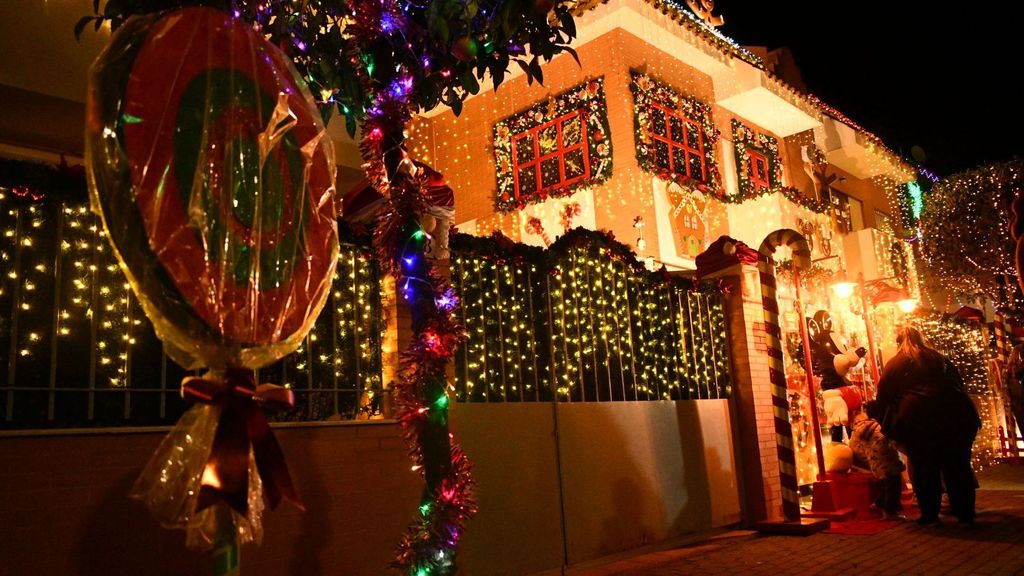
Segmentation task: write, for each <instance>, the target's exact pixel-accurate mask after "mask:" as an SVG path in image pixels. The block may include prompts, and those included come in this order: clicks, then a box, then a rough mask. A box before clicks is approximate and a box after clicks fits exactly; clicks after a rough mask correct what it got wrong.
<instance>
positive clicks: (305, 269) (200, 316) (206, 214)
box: [86, 8, 338, 549]
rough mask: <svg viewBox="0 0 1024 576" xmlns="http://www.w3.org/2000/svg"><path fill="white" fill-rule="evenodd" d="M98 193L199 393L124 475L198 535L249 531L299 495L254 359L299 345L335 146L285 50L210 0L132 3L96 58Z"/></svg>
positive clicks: (132, 270) (124, 259) (171, 522)
mask: <svg viewBox="0 0 1024 576" xmlns="http://www.w3.org/2000/svg"><path fill="white" fill-rule="evenodd" d="M86 154H87V167H88V172H89V181H90V190H91V194H92V203H93V209H94V210H95V211H97V212H98V213H99V214H100V215H101V216H102V219H103V223H104V227H105V229H106V233H107V236H108V237H109V239H110V242H111V244H112V245H113V247H114V250H115V252H116V253H117V255H118V258H119V260H120V262H121V266H122V269H123V270H124V272H125V274H126V276H127V277H128V280H129V282H130V284H131V286H132V289H133V291H134V292H135V294H136V295H137V296H138V298H139V302H140V303H141V305H142V307H143V309H144V310H145V312H146V315H147V316H149V318H150V320H152V322H153V325H154V327H155V329H156V333H157V335H158V336H159V337H160V338H161V339H162V340H163V341H164V343H165V345H166V348H167V350H168V353H169V354H170V355H171V357H172V358H173V359H174V360H175V361H177V362H178V363H179V364H181V365H182V366H184V367H186V368H189V369H198V368H207V369H208V370H209V372H208V373H207V374H206V375H205V376H203V377H202V378H189V379H186V381H185V382H183V383H182V394H183V395H184V396H185V397H186V399H188V400H191V401H193V402H196V405H195V406H194V407H193V408H192V409H191V410H189V412H187V413H186V414H185V415H184V416H183V417H182V419H181V420H180V421H179V423H178V426H177V427H176V429H175V430H174V431H172V432H171V433H170V434H169V435H168V436H167V438H166V439H165V440H164V443H163V444H162V445H161V447H160V448H159V450H158V451H157V453H156V454H155V455H154V457H153V459H152V460H151V461H150V463H149V465H148V466H147V467H146V469H145V470H144V472H143V474H142V476H141V477H140V478H139V481H138V482H137V484H136V487H135V489H134V491H133V493H134V495H135V496H137V497H139V498H140V499H142V500H144V501H145V502H146V503H147V504H148V505H149V506H150V508H151V509H152V510H153V512H154V514H155V515H156V516H157V517H158V519H159V520H160V521H161V522H162V523H164V524H165V525H168V526H176V527H184V528H186V529H187V530H188V538H187V542H188V544H189V545H190V546H191V547H195V548H209V547H212V546H215V545H216V546H226V547H227V548H228V549H233V546H234V545H235V544H237V543H238V542H244V541H248V540H251V539H258V538H259V535H260V512H261V510H262V507H263V503H264V500H266V502H267V503H269V504H270V505H271V507H274V506H276V505H277V504H278V502H279V501H280V500H281V498H285V499H289V500H291V501H293V502H295V503H296V504H298V497H297V495H296V493H295V491H294V489H293V487H292V484H291V480H290V477H289V475H288V471H287V468H286V466H285V463H284V457H283V454H282V452H281V450H280V448H279V446H278V445H277V442H276V441H275V440H274V436H273V433H272V432H271V430H270V428H269V425H268V424H267V421H266V418H265V417H264V415H263V410H264V409H270V408H281V407H287V406H289V405H290V404H291V403H292V401H293V400H292V396H291V391H290V390H287V389H285V388H281V387H279V386H273V385H260V386H257V385H256V384H255V379H254V374H253V370H254V369H255V368H259V367H260V366H263V365H266V364H269V363H271V362H273V361H275V360H278V359H280V358H281V357H283V356H284V355H286V354H288V353H290V352H292V351H294V350H295V349H296V348H297V347H298V345H299V344H300V343H301V341H302V340H303V338H305V336H306V334H307V333H308V332H309V329H310V327H311V326H312V324H313V322H314V321H315V320H316V317H317V316H318V315H319V313H320V310H321V309H322V307H323V305H324V302H325V300H326V298H327V295H328V290H329V289H330V285H331V280H332V278H333V274H334V266H335V262H336V260H337V250H338V240H337V227H336V226H337V225H336V221H335V208H334V199H333V194H334V175H335V168H334V151H333V147H332V145H331V142H330V139H329V138H326V137H324V127H323V124H322V121H321V119H320V115H319V113H318V111H317V109H316V107H315V105H314V103H313V100H312V98H311V97H310V95H309V93H308V90H307V89H306V86H305V84H304V83H303V82H302V80H301V79H300V78H299V76H298V75H297V74H296V72H295V70H294V68H293V67H292V65H291V63H290V61H289V60H288V59H287V57H286V56H285V55H284V54H283V53H282V52H281V51H280V50H278V49H277V48H276V47H274V46H273V45H271V44H270V43H268V42H267V41H266V40H265V39H264V38H263V37H262V36H261V35H260V34H258V33H256V32H254V31H253V30H252V29H251V28H250V27H249V26H247V25H246V24H245V23H244V22H242V21H240V20H238V19H236V18H232V17H231V16H230V15H229V14H227V13H224V12H219V11H215V10H210V9H205V8H188V9H184V10H179V11H176V12H170V13H166V14H161V15H154V16H146V17H137V18H134V19H132V20H130V21H129V22H127V23H126V24H125V25H124V26H122V27H121V28H120V29H119V30H118V31H117V33H116V34H115V35H114V37H113V38H112V39H111V42H110V45H109V46H108V47H107V49H106V50H105V51H104V52H103V54H101V55H100V57H99V58H98V59H97V61H96V63H95V64H94V65H93V68H92V70H91V72H90V80H89V100H88V119H87V128H86Z"/></svg>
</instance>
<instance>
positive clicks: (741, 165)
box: [732, 118, 782, 200]
mask: <svg viewBox="0 0 1024 576" xmlns="http://www.w3.org/2000/svg"><path fill="white" fill-rule="evenodd" d="M732 144H733V146H734V147H735V149H736V172H737V176H739V192H740V197H741V198H743V199H744V200H746V199H749V198H756V197H757V196H759V194H757V193H756V192H755V191H754V184H753V183H752V182H751V181H750V176H749V175H748V172H749V169H750V167H749V166H748V164H749V162H750V161H749V160H748V159H747V149H752V150H754V151H755V152H760V153H761V154H763V155H764V157H765V158H766V159H767V160H768V184H769V185H770V190H771V191H770V192H763V193H762V194H760V195H764V194H770V193H774V192H775V191H776V189H777V188H780V187H781V186H782V162H779V141H778V140H777V139H776V138H775V137H774V136H770V135H768V134H765V133H764V132H758V131H756V130H753V129H752V128H749V127H747V126H746V125H744V124H743V123H742V122H740V121H739V120H736V119H735V118H733V120H732Z"/></svg>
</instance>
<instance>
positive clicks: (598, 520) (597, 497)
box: [558, 400, 740, 565]
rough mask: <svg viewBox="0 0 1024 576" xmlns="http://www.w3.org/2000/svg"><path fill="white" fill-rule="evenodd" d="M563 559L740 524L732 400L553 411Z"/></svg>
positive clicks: (586, 557) (598, 405)
mask: <svg viewBox="0 0 1024 576" xmlns="http://www.w3.org/2000/svg"><path fill="white" fill-rule="evenodd" d="M558 416H559V421H558V426H559V436H560V438H561V447H562V470H563V474H564V476H563V484H564V491H565V511H566V533H567V535H568V544H569V563H570V565H571V564H577V563H579V562H583V561H586V560H590V559H593V558H599V557H601V556H605V555H608V554H611V553H614V552H618V551H622V550H628V549H631V548H635V547H638V546H643V545H645V544H650V543H654V542H658V541H661V540H664V539H666V538H672V537H676V536H680V535H683V534H687V533H691V532H697V531H700V530H707V529H709V528H712V527H716V526H723V525H726V524H731V523H734V522H738V521H739V519H740V507H739V494H738V490H737V482H736V468H735V465H734V458H733V450H732V438H731V434H730V424H729V410H728V401H726V400H713V401H708V400H702V401H683V402H611V403H593V404H589V403H588V404H562V405H559V412H558Z"/></svg>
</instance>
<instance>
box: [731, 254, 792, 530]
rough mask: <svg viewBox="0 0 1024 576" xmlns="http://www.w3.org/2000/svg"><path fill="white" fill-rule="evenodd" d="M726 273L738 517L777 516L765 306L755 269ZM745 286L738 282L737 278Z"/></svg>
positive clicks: (779, 501)
mask: <svg viewBox="0 0 1024 576" xmlns="http://www.w3.org/2000/svg"><path fill="white" fill-rule="evenodd" d="M752 271H753V269H752V268H751V269H750V270H748V271H747V272H748V273H745V274H743V275H742V276H736V277H731V278H727V279H726V281H727V282H730V283H732V284H733V289H732V290H729V291H727V293H726V305H725V309H726V316H727V320H728V322H729V336H730V343H731V346H732V349H731V350H730V352H731V355H732V361H733V408H734V410H735V411H736V415H735V417H734V431H733V435H734V437H735V438H736V439H737V442H736V447H735V451H736V455H737V460H738V461H739V462H740V475H739V477H740V479H741V481H742V483H743V485H742V489H741V494H742V496H741V497H742V499H743V501H742V504H743V522H744V523H745V524H750V523H753V522H756V521H758V520H764V519H770V518H778V517H780V516H781V513H782V494H781V484H780V482H779V458H778V453H777V452H776V441H775V416H774V414H773V412H772V390H771V381H770V379H769V375H768V356H767V354H766V344H765V339H764V309H763V307H762V304H761V300H760V298H761V291H760V288H759V286H756V285H749V284H750V283H751V282H756V281H757V278H758V276H757V274H756V273H750V272H752ZM744 282H745V283H747V284H748V285H743V286H741V283H744Z"/></svg>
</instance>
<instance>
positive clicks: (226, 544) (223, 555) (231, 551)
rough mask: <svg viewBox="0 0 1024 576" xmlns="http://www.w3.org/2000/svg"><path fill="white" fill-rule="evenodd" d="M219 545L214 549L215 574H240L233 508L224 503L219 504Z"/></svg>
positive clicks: (225, 575) (221, 575)
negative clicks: (232, 514)
mask: <svg viewBox="0 0 1024 576" xmlns="http://www.w3.org/2000/svg"><path fill="white" fill-rule="evenodd" d="M217 526H218V527H219V528H218V530H217V547H216V548H214V550H213V576H238V575H239V574H241V573H242V572H241V570H240V569H239V560H240V555H239V549H238V536H237V531H236V530H235V521H234V518H232V517H231V510H230V509H229V508H228V507H227V506H224V505H218V506H217Z"/></svg>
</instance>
